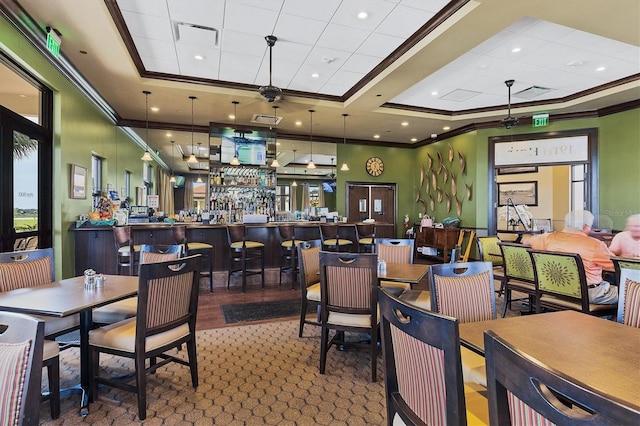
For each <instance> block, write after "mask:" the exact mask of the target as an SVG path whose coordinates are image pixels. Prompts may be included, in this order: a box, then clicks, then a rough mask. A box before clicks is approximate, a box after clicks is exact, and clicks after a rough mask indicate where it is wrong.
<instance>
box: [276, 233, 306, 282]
mask: <svg viewBox="0 0 640 426" xmlns="http://www.w3.org/2000/svg"><path fill="white" fill-rule="evenodd" d="M278 232H279V234H280V276H279V277H278V280H279V281H278V284H279V285H282V274H285V275H286V274H291V288H292V289H294V288H295V285H296V282H297V281H298V244H300V243H302V242H303V241H302V240H297V239H296V234H295V227H294V226H293V225H292V224H289V223H287V224H278Z"/></svg>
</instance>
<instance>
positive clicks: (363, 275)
mask: <svg viewBox="0 0 640 426" xmlns="http://www.w3.org/2000/svg"><path fill="white" fill-rule="evenodd" d="M377 265H378V261H377V255H376V254H375V253H334V252H326V251H321V252H320V300H321V302H320V306H321V308H320V324H321V327H322V332H321V337H320V374H324V373H325V370H326V364H327V352H328V351H329V349H330V348H331V346H337V347H360V348H367V349H369V353H370V356H371V381H372V382H375V381H377V362H376V361H377V359H378V353H379V351H380V348H379V346H378V327H379V319H378V293H377V288H378V278H377ZM329 330H334V331H335V333H334V334H333V337H332V338H331V339H329ZM346 333H366V334H368V335H369V340H368V341H355V340H354V341H348V340H347V339H346Z"/></svg>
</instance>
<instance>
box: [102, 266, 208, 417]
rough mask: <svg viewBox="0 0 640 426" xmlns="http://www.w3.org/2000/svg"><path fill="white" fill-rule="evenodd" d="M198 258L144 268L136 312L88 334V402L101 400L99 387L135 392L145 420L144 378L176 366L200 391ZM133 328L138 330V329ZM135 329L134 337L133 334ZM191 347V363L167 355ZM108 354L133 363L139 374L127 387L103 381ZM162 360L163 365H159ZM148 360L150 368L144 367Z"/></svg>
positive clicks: (114, 380)
mask: <svg viewBox="0 0 640 426" xmlns="http://www.w3.org/2000/svg"><path fill="white" fill-rule="evenodd" d="M199 267H200V255H193V256H188V257H183V258H179V259H176V260H169V261H165V262H156V263H148V264H142V265H140V275H139V279H138V282H139V284H138V286H139V287H138V309H137V313H136V316H135V318H129V319H126V320H124V321H120V322H117V323H114V324H111V325H108V326H105V327H100V328H97V329H94V330H91V332H90V333H89V351H90V357H91V358H90V359H91V368H92V373H91V374H92V378H93V379H92V381H91V388H90V400H92V401H95V399H96V398H97V396H98V385H99V384H102V385H107V386H110V387H114V388H118V389H122V390H126V391H129V392H133V393H135V394H136V395H137V401H138V417H139V419H140V420H144V419H145V418H146V416H147V381H146V374H147V373H153V372H155V371H156V370H157V369H158V368H159V367H161V366H163V365H165V364H167V363H169V362H175V363H178V364H181V365H185V366H188V367H189V370H190V372H191V383H192V385H193V387H194V388H196V387H198V359H197V356H196V313H197V308H198V293H199V291H198V287H199V285H198V281H199V277H200V272H199V270H198V268H199ZM134 324H135V326H134ZM132 327H134V330H135V332H134V333H132V332H131V329H132ZM183 344H184V345H186V347H187V358H188V359H187V360H185V359H184V358H183V357H178V356H177V355H169V354H168V353H167V352H168V351H169V350H172V349H176V348H180V347H181V346H182V345H183ZM101 353H108V354H111V355H115V356H120V357H125V358H130V359H132V360H134V365H135V366H136V367H135V372H134V373H135V374H134V375H133V376H132V377H130V378H129V379H130V380H129V381H131V380H134V381H135V383H134V384H131V383H128V382H126V381H123V380H122V378H112V377H106V376H101V375H100V354H101ZM158 358H160V359H161V361H160V362H156V361H157V359H158ZM147 359H150V365H149V367H145V365H146V364H145V362H146V360H147Z"/></svg>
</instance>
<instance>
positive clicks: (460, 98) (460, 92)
mask: <svg viewBox="0 0 640 426" xmlns="http://www.w3.org/2000/svg"><path fill="white" fill-rule="evenodd" d="M479 94H480V92H474V91H473V90H465V89H456V90H454V91H452V92H449V93H447V94H446V95H444V96H442V97H441V98H440V99H442V100H444V101H453V102H464V101H466V100H468V99H471V98H473V97H474V96H476V95H479Z"/></svg>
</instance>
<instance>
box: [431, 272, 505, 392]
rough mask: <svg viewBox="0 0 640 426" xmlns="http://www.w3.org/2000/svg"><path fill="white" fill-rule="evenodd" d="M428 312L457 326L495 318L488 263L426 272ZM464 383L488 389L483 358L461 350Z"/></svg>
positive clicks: (491, 273)
mask: <svg viewBox="0 0 640 426" xmlns="http://www.w3.org/2000/svg"><path fill="white" fill-rule="evenodd" d="M429 281H430V283H431V310H432V311H433V312H438V313H441V314H443V315H448V316H450V317H454V318H457V319H458V321H459V322H460V323H465V322H475V321H486V320H491V319H495V318H496V294H495V292H494V285H493V265H492V264H491V262H465V263H444V264H441V265H431V267H430V268H429ZM461 353H462V369H463V371H462V373H463V375H464V380H465V382H474V383H478V384H480V385H482V386H486V385H487V377H486V373H485V368H484V358H483V357H481V356H480V355H478V354H476V353H475V352H472V351H470V350H468V349H467V348H462V350H461Z"/></svg>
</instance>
